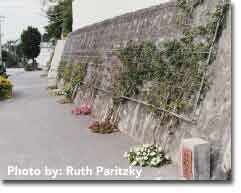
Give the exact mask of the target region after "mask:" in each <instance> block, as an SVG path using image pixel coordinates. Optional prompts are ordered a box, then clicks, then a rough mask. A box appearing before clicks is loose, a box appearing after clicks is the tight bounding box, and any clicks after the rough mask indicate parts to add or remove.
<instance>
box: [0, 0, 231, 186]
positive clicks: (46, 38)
mask: <svg viewBox="0 0 241 193" xmlns="http://www.w3.org/2000/svg"><path fill="white" fill-rule="evenodd" d="M16 20H17V21H16ZM231 24H232V4H231V1H228V0H157V1H153V0H132V1H129V0H122V1H111V0H102V1H98V0H89V1H81V0H34V1H33V0H22V1H21V2H19V1H17V0H12V1H11V2H10V1H9V2H8V1H1V2H0V155H1V156H0V179H2V180H88V181H92V180H93V181H95V180H107V181H108V180H118V181H121V180H130V181H131V180H133V181H139V180H146V181H192V182H193V181H195V182H196V181H197V182H198V181H208V182H214V181H223V182H227V181H229V182H231V180H232V153H231V152H232V127H231V122H232V113H231V112H232V95H231V93H232V74H231V69H232V53H231V52H232V45H231V42H232V35H231V34H232V26H231Z"/></svg>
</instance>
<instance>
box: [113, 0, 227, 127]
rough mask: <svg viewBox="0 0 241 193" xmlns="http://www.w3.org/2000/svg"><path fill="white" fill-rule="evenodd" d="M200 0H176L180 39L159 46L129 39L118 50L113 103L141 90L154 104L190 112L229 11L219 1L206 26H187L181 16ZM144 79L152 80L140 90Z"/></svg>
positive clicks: (189, 13)
mask: <svg viewBox="0 0 241 193" xmlns="http://www.w3.org/2000/svg"><path fill="white" fill-rule="evenodd" d="M201 3H203V1H202V0H201V1H193V0H177V9H178V14H177V24H178V25H180V27H181V29H183V36H182V38H180V39H178V40H171V41H166V42H163V43H161V44H160V45H158V46H157V45H155V44H154V43H152V42H142V43H136V42H133V41H130V42H129V43H128V44H127V46H126V47H125V48H123V49H120V51H119V53H118V56H119V58H120V60H121V62H122V64H123V69H122V72H121V75H120V77H119V78H118V79H117V80H116V81H114V82H113V93H114V94H113V100H114V102H115V103H114V104H115V105H118V104H119V103H120V102H122V100H120V99H121V96H127V97H133V96H140V95H141V94H142V95H143V93H144V96H143V98H144V100H145V101H146V102H148V103H150V104H153V105H155V106H156V107H162V108H165V109H166V110H170V111H173V112H176V113H191V112H192V110H193V103H194V101H195V97H196V95H197V92H198V90H199V89H200V88H201V93H202V94H203V95H204V94H205V91H206V89H207V88H208V82H207V80H206V78H205V71H206V67H207V66H206V65H207V64H206V63H207V60H208V65H209V64H211V63H212V62H213V60H214V59H215V54H216V49H211V48H213V47H214V48H215V43H216V42H217V41H218V39H219V37H220V35H221V33H222V31H223V28H224V27H225V20H226V19H225V18H226V15H227V11H228V3H225V4H224V5H221V4H219V5H217V6H216V7H215V10H214V11H213V12H212V13H210V14H209V17H208V22H207V24H206V25H200V26H194V27H191V25H189V26H187V25H186V23H185V22H183V19H187V18H189V19H190V18H191V17H192V13H193V12H194V9H195V8H196V7H197V6H198V5H200V4H201ZM214 37H216V38H214ZM200 40H201V41H200ZM210 50H211V51H210ZM208 58H210V59H211V60H209V59H208ZM203 78H204V81H202V79H203ZM146 81H149V82H152V86H151V87H149V88H148V89H145V90H144V91H143V89H142V88H143V87H145V84H144V82H146ZM118 98H119V100H118ZM152 110H154V109H152ZM157 112H158V114H159V113H160V112H159V110H158V111H157ZM161 117H162V118H163V120H167V122H168V123H169V122H170V121H171V120H173V119H171V117H170V115H166V113H161ZM164 122H165V121H164ZM171 122H173V123H177V122H178V121H176V120H174V121H171Z"/></svg>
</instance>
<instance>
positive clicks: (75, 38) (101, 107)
mask: <svg viewBox="0 0 241 193" xmlns="http://www.w3.org/2000/svg"><path fill="white" fill-rule="evenodd" d="M217 3H218V0H212V1H209V0H205V1H204V4H203V5H202V6H200V7H199V8H198V9H197V10H196V11H195V13H194V24H200V23H203V22H205V18H206V14H207V12H208V11H209V10H211V9H212V8H214V6H215V5H216V4H217ZM180 35H181V33H180V31H179V30H178V28H177V26H176V5H175V2H170V3H165V4H161V5H158V6H154V7H151V8H147V9H143V10H140V11H137V12H133V13H128V14H125V15H122V16H119V17H116V18H113V19H110V20H106V21H103V22H101V23H97V24H94V25H91V26H88V27H85V28H82V29H79V30H77V31H74V32H73V33H71V34H70V35H69V36H68V39H67V40H66V45H65V48H64V52H63V55H62V60H63V61H65V62H67V63H68V65H75V64H80V63H82V62H83V61H88V66H87V75H86V77H85V80H84V82H86V83H89V84H91V83H93V82H95V85H96V87H98V88H99V90H95V93H94V94H93V90H92V89H91V88H89V87H86V86H84V85H82V86H80V88H79V89H78V92H77V96H76V98H75V103H77V104H80V103H83V102H91V103H92V104H93V114H94V116H95V118H96V119H98V120H103V119H105V117H106V116H107V113H108V110H109V109H110V107H111V105H112V98H111V96H110V94H108V93H105V92H103V90H110V88H111V80H112V76H113V75H115V73H117V72H118V70H119V68H120V66H121V62H120V60H119V59H118V58H117V57H116V56H114V55H113V54H112V52H113V51H114V50H115V49H116V48H120V47H125V46H126V44H127V42H128V41H130V40H133V41H146V40H147V41H152V42H155V43H156V44H158V43H160V42H161V41H163V40H168V39H174V38H179V37H180ZM96 59H98V61H99V62H96V61H95V62H93V60H96ZM208 75H209V81H210V82H211V85H210V89H209V91H208V93H207V95H206V98H205V99H204V100H203V102H202V103H201V105H200V106H199V108H198V110H197V113H196V115H195V117H197V118H198V121H197V122H196V123H188V122H186V121H183V120H181V124H179V126H178V127H177V128H175V130H173V133H174V135H172V136H169V134H170V131H169V130H168V128H166V127H162V128H159V129H156V128H157V127H158V126H159V125H160V121H159V119H158V117H156V116H155V115H154V114H153V113H149V111H148V110H147V107H146V106H144V105H142V104H138V103H136V102H134V101H129V102H126V103H124V104H123V105H121V106H120V108H119V113H120V121H119V128H120V129H121V131H122V132H124V133H126V134H127V135H129V136H131V137H133V138H134V139H135V140H137V141H138V142H140V143H151V142H153V141H157V142H161V141H166V139H168V145H167V146H168V150H169V151H170V153H171V155H172V158H173V160H174V162H177V163H178V160H179V159H180V153H179V148H180V144H181V141H182V140H183V139H185V138H189V137H201V138H203V139H205V140H208V141H209V142H210V143H211V145H212V155H211V158H212V162H211V166H212V170H211V171H212V178H213V179H224V178H225V172H226V171H227V170H228V169H230V168H231V13H230V15H229V21H228V25H227V27H226V29H225V30H224V32H223V34H222V37H221V39H220V42H219V48H218V55H217V60H216V61H215V62H214V63H213V64H212V65H211V67H210V68H209V70H208Z"/></svg>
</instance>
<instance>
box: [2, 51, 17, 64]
mask: <svg viewBox="0 0 241 193" xmlns="http://www.w3.org/2000/svg"><path fill="white" fill-rule="evenodd" d="M2 56H3V62H5V64H6V67H8V68H11V67H18V61H17V57H16V56H15V55H13V54H12V53H11V52H8V51H6V50H3V51H2Z"/></svg>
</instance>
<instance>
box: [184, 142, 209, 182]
mask: <svg viewBox="0 0 241 193" xmlns="http://www.w3.org/2000/svg"><path fill="white" fill-rule="evenodd" d="M181 176H182V177H183V178H184V180H210V144H209V142H207V141H204V140H203V139H200V138H191V139H185V140H183V142H182V145H181Z"/></svg>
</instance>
